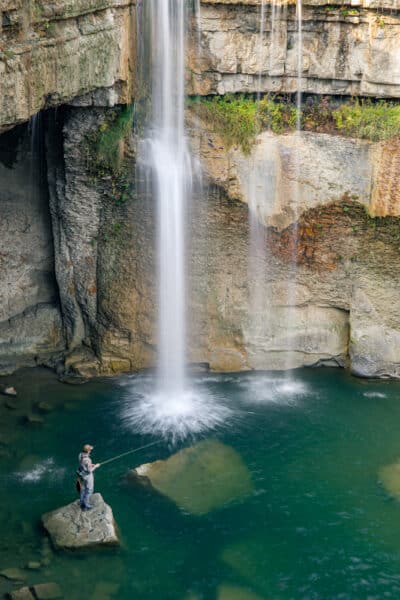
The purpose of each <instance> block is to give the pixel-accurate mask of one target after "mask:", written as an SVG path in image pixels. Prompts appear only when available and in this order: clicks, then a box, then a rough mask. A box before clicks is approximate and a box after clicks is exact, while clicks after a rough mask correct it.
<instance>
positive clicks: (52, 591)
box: [33, 583, 63, 600]
mask: <svg viewBox="0 0 400 600" xmlns="http://www.w3.org/2000/svg"><path fill="white" fill-rule="evenodd" d="M33 591H34V593H35V598H37V600H58V598H62V597H63V594H62V591H61V588H60V586H59V585H58V584H57V583H39V584H38V585H34V586H33Z"/></svg>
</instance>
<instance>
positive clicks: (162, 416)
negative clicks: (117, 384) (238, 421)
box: [122, 386, 234, 442]
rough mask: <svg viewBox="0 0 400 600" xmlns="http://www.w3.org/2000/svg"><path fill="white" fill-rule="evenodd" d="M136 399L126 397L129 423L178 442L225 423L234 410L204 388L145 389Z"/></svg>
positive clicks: (147, 432) (124, 412)
mask: <svg viewBox="0 0 400 600" xmlns="http://www.w3.org/2000/svg"><path fill="white" fill-rule="evenodd" d="M135 396H136V398H137V399H136V401H135V400H133V399H132V398H126V401H125V403H124V407H123V412H122V417H123V420H124V422H125V424H126V425H127V426H128V427H130V428H132V429H133V430H134V431H137V432H138V433H141V434H152V435H161V436H162V437H164V438H166V439H168V440H170V441H172V442H177V441H180V440H184V439H185V438H187V437H190V436H193V435H198V434H201V433H205V432H207V431H211V430H214V429H217V428H219V427H221V426H223V425H225V424H226V423H227V422H228V421H229V420H230V419H231V418H232V417H233V414H234V413H233V410H232V409H230V408H228V407H227V406H225V405H224V404H222V403H221V402H220V401H218V399H217V398H215V397H213V396H212V395H211V394H210V392H208V391H206V390H203V389H197V388H192V389H186V390H184V391H181V392H175V393H174V392H163V391H155V390H154V389H153V390H149V389H148V390H146V389H144V390H143V391H142V392H140V393H139V394H138V393H137V387H136V386H135Z"/></svg>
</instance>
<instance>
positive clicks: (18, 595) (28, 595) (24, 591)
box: [9, 587, 35, 600]
mask: <svg viewBox="0 0 400 600" xmlns="http://www.w3.org/2000/svg"><path fill="white" fill-rule="evenodd" d="M9 597H10V598H11V600H35V596H34V595H33V593H32V592H31V590H30V589H29V588H28V587H23V588H21V589H20V590H15V591H14V592H11V593H10V595H9Z"/></svg>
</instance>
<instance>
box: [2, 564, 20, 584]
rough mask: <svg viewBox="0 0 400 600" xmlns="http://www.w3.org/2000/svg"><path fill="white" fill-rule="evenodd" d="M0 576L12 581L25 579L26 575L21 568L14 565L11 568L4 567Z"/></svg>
mask: <svg viewBox="0 0 400 600" xmlns="http://www.w3.org/2000/svg"><path fill="white" fill-rule="evenodd" d="M0 576H1V577H5V578H6V579H9V580H10V581H21V582H22V581H25V580H26V575H25V573H24V572H23V571H21V569H15V568H13V567H11V568H9V569H3V570H2V571H0Z"/></svg>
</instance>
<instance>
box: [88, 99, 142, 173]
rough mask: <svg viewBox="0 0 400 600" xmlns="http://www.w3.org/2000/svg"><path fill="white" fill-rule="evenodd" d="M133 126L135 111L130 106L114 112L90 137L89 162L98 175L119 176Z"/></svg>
mask: <svg viewBox="0 0 400 600" xmlns="http://www.w3.org/2000/svg"><path fill="white" fill-rule="evenodd" d="M132 126H133V109H132V107H130V106H125V107H123V108H120V109H117V110H115V111H113V113H112V115H111V117H110V118H108V119H106V120H104V121H103V123H102V124H101V125H100V127H99V129H98V131H96V132H94V133H93V134H91V135H90V136H89V137H88V150H89V161H90V163H91V167H92V170H94V171H96V172H97V173H98V174H99V173H100V174H102V173H103V174H107V173H109V174H117V173H118V172H119V171H120V170H121V167H122V162H123V156H124V152H123V150H124V142H125V141H126V139H127V137H128V136H129V135H130V133H131V131H132Z"/></svg>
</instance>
